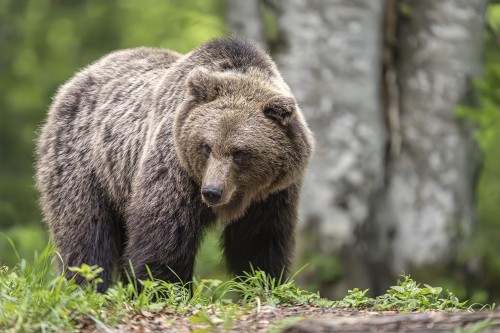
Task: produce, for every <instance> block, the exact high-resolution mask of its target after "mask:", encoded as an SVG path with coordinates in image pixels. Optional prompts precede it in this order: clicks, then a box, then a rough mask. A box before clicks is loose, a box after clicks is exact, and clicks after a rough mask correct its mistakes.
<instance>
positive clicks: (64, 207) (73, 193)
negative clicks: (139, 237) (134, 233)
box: [43, 173, 124, 292]
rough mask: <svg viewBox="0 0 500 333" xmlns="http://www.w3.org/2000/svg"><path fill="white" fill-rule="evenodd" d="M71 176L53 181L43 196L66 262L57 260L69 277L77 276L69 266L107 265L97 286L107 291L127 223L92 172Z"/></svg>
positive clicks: (51, 224) (55, 237) (55, 240)
mask: <svg viewBox="0 0 500 333" xmlns="http://www.w3.org/2000/svg"><path fill="white" fill-rule="evenodd" d="M69 178H70V179H66V182H62V181H61V182H59V184H57V183H53V184H52V185H54V187H53V188H51V190H49V191H46V193H45V198H44V200H43V206H44V208H45V209H44V210H45V212H46V217H47V220H48V222H49V226H50V229H51V232H52V237H53V241H54V242H55V244H56V246H57V249H58V251H59V254H60V256H61V259H62V263H61V262H60V260H58V259H56V261H58V263H59V270H60V271H62V270H64V271H65V274H66V276H67V277H68V278H71V277H73V276H74V273H73V272H71V271H70V270H69V269H68V267H73V266H77V267H80V266H81V265H82V264H87V265H90V266H92V265H97V266H99V267H101V268H103V269H104V271H103V272H102V273H101V274H100V276H99V277H100V278H102V280H103V282H102V283H100V284H98V286H97V289H98V291H100V292H104V291H106V289H107V288H108V287H109V284H110V282H111V278H112V274H113V270H114V267H115V265H116V263H117V261H118V259H119V257H120V255H121V252H122V248H123V235H124V233H123V230H122V228H123V226H122V223H121V221H120V217H119V216H118V214H116V212H114V210H113V208H112V206H111V204H110V203H109V200H108V199H107V198H106V196H105V195H104V192H103V191H102V189H101V188H100V186H99V185H98V183H97V181H96V179H95V178H94V177H92V175H89V176H88V177H83V175H82V174H80V175H77V173H74V174H72V175H70V176H69ZM75 279H76V281H77V282H78V283H82V282H84V278H83V277H81V276H78V275H77V276H75Z"/></svg>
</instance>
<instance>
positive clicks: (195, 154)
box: [174, 69, 313, 222]
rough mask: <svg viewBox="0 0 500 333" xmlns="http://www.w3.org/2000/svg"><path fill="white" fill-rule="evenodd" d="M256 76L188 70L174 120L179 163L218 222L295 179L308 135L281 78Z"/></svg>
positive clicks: (305, 152) (233, 216) (305, 154)
mask: <svg viewBox="0 0 500 333" xmlns="http://www.w3.org/2000/svg"><path fill="white" fill-rule="evenodd" d="M277 82H278V84H276V82H274V84H273V83H271V81H270V80H266V79H265V78H263V77H262V76H260V75H259V74H258V73H254V74H252V73H251V72H247V73H238V72H210V71H208V70H205V69H195V70H194V71H193V72H192V73H191V74H190V75H189V77H188V78H187V80H186V84H187V94H186V98H185V101H184V103H183V104H182V105H181V106H180V109H179V110H178V113H177V115H176V119H175V122H174V133H175V134H174V142H175V148H176V151H177V155H178V157H179V160H180V163H181V166H182V167H183V168H184V169H185V170H186V171H187V172H188V174H189V175H190V176H191V177H192V178H193V179H194V180H195V182H196V183H197V184H199V186H200V196H201V199H202V200H203V202H204V203H205V204H207V205H208V206H209V207H212V210H213V212H214V213H215V214H216V215H217V216H218V217H219V218H220V219H222V220H224V221H226V222H229V221H232V220H235V219H237V218H239V217H240V216H242V215H243V214H244V212H245V210H246V209H247V208H248V206H249V205H250V204H251V203H252V202H255V201H260V200H263V199H265V198H266V197H267V196H268V195H269V194H271V193H275V192H278V191H280V190H283V189H285V188H287V187H288V186H290V185H292V184H293V183H300V181H301V179H302V174H303V172H304V169H305V167H306V165H307V162H308V160H309V157H310V155H311V153H312V150H313V138H312V134H311V132H310V131H309V129H308V127H307V125H306V123H305V120H304V118H303V116H302V114H301V112H300V110H299V109H298V106H297V104H296V102H295V99H294V98H293V97H292V96H291V94H290V92H289V89H288V87H286V85H284V84H283V85H280V83H279V82H282V81H280V80H278V81H277Z"/></svg>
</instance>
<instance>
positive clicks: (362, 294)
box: [334, 288, 375, 309]
mask: <svg viewBox="0 0 500 333" xmlns="http://www.w3.org/2000/svg"><path fill="white" fill-rule="evenodd" d="M367 292H368V289H365V290H359V289H358V288H354V289H352V290H348V291H347V295H346V296H345V297H344V298H343V299H341V300H340V301H337V302H334V306H336V307H339V308H354V309H365V308H370V307H372V306H373V305H374V303H375V300H374V299H373V298H370V297H368V296H366V293H367Z"/></svg>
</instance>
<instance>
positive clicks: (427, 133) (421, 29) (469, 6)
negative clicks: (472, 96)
mask: <svg viewBox="0 0 500 333" xmlns="http://www.w3.org/2000/svg"><path fill="white" fill-rule="evenodd" d="M487 2H488V1H487V0H446V1H444V0H442V1H435V0H418V1H416V0H413V1H408V2H407V5H408V8H407V16H406V18H404V19H403V20H401V36H399V39H398V40H399V42H400V45H399V46H398V49H399V59H398V65H397V82H398V86H399V96H400V101H399V106H400V108H399V112H400V114H399V117H398V118H399V120H400V124H398V125H397V126H398V128H399V129H400V138H401V142H400V143H397V145H398V146H400V147H401V148H400V150H399V149H397V150H396V153H395V154H391V156H390V161H389V165H388V181H389V182H388V187H387V189H386V195H385V196H384V197H383V200H381V205H380V206H379V207H378V208H379V209H378V226H379V232H382V233H380V235H381V236H382V237H381V238H380V239H379V240H380V243H379V245H380V247H385V246H386V245H385V244H391V246H390V247H389V248H388V250H389V253H387V256H385V257H386V258H391V262H390V265H391V267H392V269H393V271H394V272H396V273H401V272H403V271H406V272H408V271H410V269H411V268H412V267H419V266H420V267H421V266H425V265H433V264H443V263H447V262H449V261H450V260H453V259H454V258H455V256H456V253H457V250H458V248H459V247H460V245H462V244H464V239H465V237H466V236H467V235H469V233H470V231H471V227H472V225H473V223H474V221H475V219H476V217H475V201H474V187H475V180H476V173H477V170H478V163H479V159H480V158H479V153H478V149H477V148H476V145H475V144H474V138H473V135H472V128H471V126H470V124H468V123H467V122H466V121H463V120H459V119H457V117H456V116H455V108H456V106H457V105H458V104H460V103H463V102H467V101H466V97H467V95H468V92H469V89H470V83H471V79H472V78H474V77H476V76H477V75H478V74H480V72H481V67H482V57H481V56H482V46H483V38H482V35H483V29H484V11H485V8H486V5H487ZM392 143H393V142H392ZM383 231H386V233H385V234H384V233H383ZM394 231H395V232H394ZM380 247H379V249H380ZM386 250H387V248H386Z"/></svg>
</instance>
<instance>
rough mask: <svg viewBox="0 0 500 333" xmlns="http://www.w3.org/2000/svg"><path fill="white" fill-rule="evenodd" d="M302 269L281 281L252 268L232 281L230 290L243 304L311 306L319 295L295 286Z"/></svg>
mask: <svg viewBox="0 0 500 333" xmlns="http://www.w3.org/2000/svg"><path fill="white" fill-rule="evenodd" d="M304 268H305V266H304V267H302V268H301V269H299V270H298V271H297V272H296V273H295V274H293V275H292V276H291V277H290V278H288V279H286V280H285V281H282V278H281V277H280V278H279V279H276V278H272V277H270V276H268V275H267V274H266V272H264V271H261V270H255V269H254V268H253V267H252V268H251V271H250V272H245V273H244V275H243V276H241V277H238V278H236V279H235V280H234V282H233V285H232V286H231V287H232V290H234V291H236V292H238V293H240V294H241V295H242V299H243V301H244V302H245V303H252V302H256V303H257V304H260V303H265V304H268V305H273V306H276V305H284V306H287V305H295V304H312V303H314V302H316V301H319V300H320V299H321V298H320V296H319V293H311V292H309V291H306V290H303V289H300V288H299V287H297V286H296V285H295V282H294V279H295V277H296V276H297V274H299V273H300V272H301V271H302V270H303V269H304Z"/></svg>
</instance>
